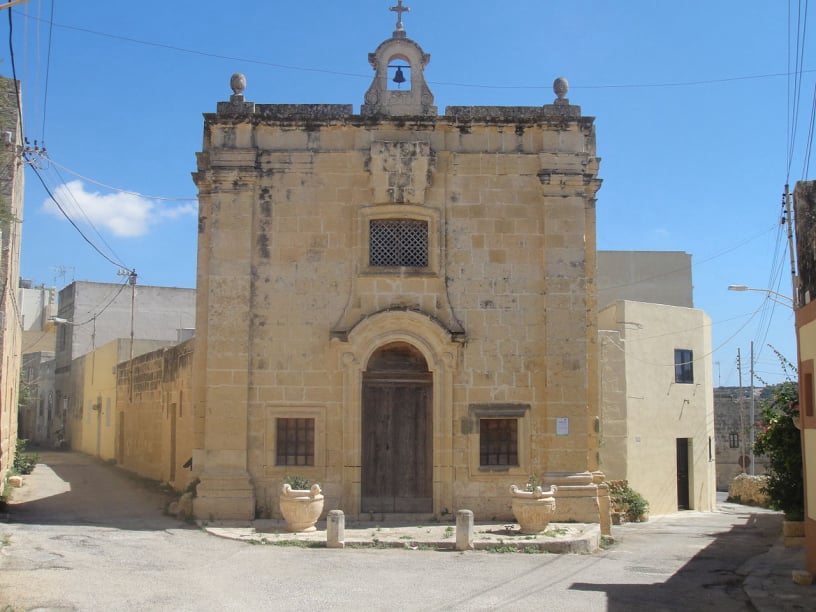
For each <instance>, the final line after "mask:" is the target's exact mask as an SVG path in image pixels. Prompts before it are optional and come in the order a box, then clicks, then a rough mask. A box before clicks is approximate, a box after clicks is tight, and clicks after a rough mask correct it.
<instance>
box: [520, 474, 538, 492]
mask: <svg viewBox="0 0 816 612" xmlns="http://www.w3.org/2000/svg"><path fill="white" fill-rule="evenodd" d="M539 486H541V481H540V480H539V478H538V475H537V474H530V475H529V476H528V477H527V483H526V484H525V485H524V490H525V491H530V492H533V491H535V488H536V487H539Z"/></svg>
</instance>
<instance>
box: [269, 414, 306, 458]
mask: <svg viewBox="0 0 816 612" xmlns="http://www.w3.org/2000/svg"><path fill="white" fill-rule="evenodd" d="M276 421H277V423H276V425H277V444H276V445H275V448H276V456H277V459H276V461H275V463H276V465H314V439H315V435H314V431H315V420H314V419H276Z"/></svg>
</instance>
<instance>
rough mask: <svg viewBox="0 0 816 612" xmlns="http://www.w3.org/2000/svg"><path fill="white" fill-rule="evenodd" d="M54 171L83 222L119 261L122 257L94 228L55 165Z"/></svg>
mask: <svg viewBox="0 0 816 612" xmlns="http://www.w3.org/2000/svg"><path fill="white" fill-rule="evenodd" d="M54 172H55V173H56V174H57V176H58V177H59V180H60V183H62V188H63V190H64V191H65V192H66V193H67V194H68V196H69V197H70V198H71V200H72V201H73V203H74V208H75V209H76V210H78V211H79V212H80V214H81V215H82V216H83V217H84V219H85V222H86V223H87V224H88V225H89V226H90V227H91V229H93V231H94V233H95V234H96V235H97V237H98V238H99V240H101V241H102V244H104V245H105V246H106V247H107V248H108V251H109V252H110V253H111V254H112V255H113V256H114V257H116V259H118V260H120V261H121V259H122V258H121V257H119V254H118V253H117V252H116V251H115V250H114V249H113V247H112V246H111V245H110V244H108V242H107V240H105V237H104V236H102V234H101V233H100V232H99V230H98V229H97V228H96V226H95V225H94V224H93V221H91V219H90V218H89V217H88V215H87V213H86V212H85V210H84V209H83V208H82V206H81V205H80V204H79V202H78V201H77V199H76V198H75V197H74V193H73V191H71V188H70V187H69V186H68V182H67V181H66V180H65V179H64V178H62V175H61V174H60V172H59V169H58V168H56V167H55V168H54Z"/></svg>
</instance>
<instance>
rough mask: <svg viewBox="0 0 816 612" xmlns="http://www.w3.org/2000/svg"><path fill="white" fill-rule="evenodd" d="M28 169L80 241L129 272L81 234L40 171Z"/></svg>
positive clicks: (127, 267)
mask: <svg viewBox="0 0 816 612" xmlns="http://www.w3.org/2000/svg"><path fill="white" fill-rule="evenodd" d="M23 155H24V156H25V154H23ZM30 168H31V170H32V171H33V172H34V175H35V176H36V177H37V178H38V179H39V181H40V183H41V184H42V187H43V189H45V192H46V193H47V194H48V197H49V199H50V200H51V201H52V202H54V204H56V205H57V208H58V209H59V211H60V212H61V213H62V215H63V216H64V217H65V218H66V219H67V220H68V222H69V223H70V224H71V225H72V226H73V227H74V229H75V230H76V231H77V232H79V235H80V236H82V239H83V240H84V241H85V242H87V243H88V244H89V245H90V246H91V248H92V249H93V250H94V251H96V252H97V253H99V255H101V256H102V257H103V258H104V259H106V260H107V261H109V262H110V263H112V264H113V265H114V266H116V267H117V269H121V268H126V269H128V270H130V269H131V268H130V267H129V266H126V265H125V264H123V263H122V262H121V261H116V260H114V259H112V258H110V257H109V256H108V255H107V254H105V253H104V252H103V251H102V250H101V249H100V248H99V247H98V246H96V245H95V244H94V243H93V242H92V241H91V239H90V238H88V237H87V236H86V235H85V233H84V232H83V231H82V230H81V229H80V227H79V226H78V225H77V224H76V222H75V221H74V220H73V219H71V217H70V215H69V214H68V213H67V212H65V209H64V208H63V207H62V205H61V204H60V203H59V201H58V200H57V199H56V198H55V197H54V194H53V193H52V192H51V190H50V189H49V188H48V185H47V184H46V183H45V179H43V177H42V175H41V174H40V171H39V170H37V167H36V166H34V165H33V164H32V165H31V166H30Z"/></svg>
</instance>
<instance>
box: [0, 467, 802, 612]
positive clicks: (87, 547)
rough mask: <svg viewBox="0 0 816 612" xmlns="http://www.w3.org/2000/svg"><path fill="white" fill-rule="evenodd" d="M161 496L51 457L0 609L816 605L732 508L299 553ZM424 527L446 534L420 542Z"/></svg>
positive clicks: (5, 546) (4, 539)
mask: <svg viewBox="0 0 816 612" xmlns="http://www.w3.org/2000/svg"><path fill="white" fill-rule="evenodd" d="M165 502H166V498H165V497H164V496H163V495H162V494H161V492H160V491H159V490H157V488H156V487H155V485H153V484H152V483H149V482H145V481H142V480H140V479H138V478H134V477H132V476H129V475H128V474H127V473H126V472H123V471H121V470H119V469H117V468H114V467H112V466H109V465H107V464H104V463H100V462H97V461H95V460H93V459H89V458H87V457H84V456H82V455H78V454H75V453H67V452H65V453H43V454H42V463H41V464H40V465H38V467H37V469H36V470H35V472H34V474H32V475H31V476H29V477H27V478H26V486H25V487H23V488H22V489H19V490H17V491H16V495H15V500H14V503H13V504H12V506H11V514H10V516H9V518H8V522H7V523H3V522H0V610H3V609H4V607H5V609H6V610H9V609H10V610H170V609H172V610H255V609H258V610H261V609H314V608H321V609H330V610H352V609H354V610H356V609H360V608H366V609H370V610H392V609H405V610H437V609H445V610H448V609H450V610H476V609H481V610H484V609H496V608H509V607H520V606H523V605H535V606H536V607H539V608H545V609H547V610H611V611H620V612H623V611H626V612H629V611H632V610H649V611H653V610H718V611H720V612H724V611H728V610H757V609H758V610H816V587H813V586H808V587H802V586H797V585H794V584H793V583H792V581H791V577H790V576H791V570H793V569H801V568H802V567H803V553H802V551H801V549H800V550H798V551H797V550H791V549H784V548H783V547H782V546H781V541H780V539H779V537H778V534H779V532H780V524H781V517H780V515H779V514H778V513H774V512H768V511H764V510H758V509H754V508H748V507H745V506H740V505H735V504H721V505H720V509H719V511H718V512H711V513H694V512H686V513H678V514H673V515H668V516H664V517H656V518H652V520H650V521H649V522H648V523H644V524H629V525H624V526H620V527H615V528H614V531H613V535H614V538H615V543H614V544H613V545H612V546H611V547H609V548H608V549H605V550H601V551H599V552H597V553H595V554H592V555H577V554H566V555H556V554H534V553H533V551H532V549H531V548H529V547H523V546H522V547H521V548H522V550H525V549H526V550H527V553H528V554H525V553H506V554H499V553H498V552H488V551H474V552H466V553H458V552H452V551H438V550H436V549H435V548H436V546H434V545H432V544H433V542H432V541H434V540H439V541H440V542H448V541H450V540H452V539H453V538H452V536H450V535H446V533H445V531H446V527H448V525H432V526H426V525H401V526H391V525H370V524H369V525H358V526H352V525H347V526H346V541H347V542H349V541H350V540H353V539H354V538H360V539H361V541H366V542H371V543H372V544H374V542H373V540H374V539H375V538H376V539H377V540H378V541H379V542H380V543H382V544H385V543H394V544H400V545H401V546H404V545H405V544H408V547H406V548H400V549H392V548H377V547H367V548H346V549H344V550H328V549H325V548H314V547H310V546H309V545H308V543H306V542H300V543H299V545H293V543H292V542H291V540H290V538H289V537H288V536H283V535H282V533H281V532H280V531H279V529H278V527H279V526H278V525H275V524H274V523H269V522H259V523H256V524H255V525H254V528H255V529H254V531H253V530H251V529H249V528H247V527H243V528H236V527H228V528H224V527H220V528H218V529H219V530H220V531H219V534H220V535H222V536H226V537H214V536H213V535H212V534H211V533H208V532H207V531H204V530H201V529H198V528H197V527H195V526H191V525H187V524H185V523H182V522H179V521H178V520H176V519H174V518H171V517H167V516H164V515H163V514H162V509H163V508H164V505H165ZM208 528H209V529H211V530H215V529H216V528H215V527H213V526H208ZM496 528H501V529H503V526H496ZM481 529H482V530H483V531H484V532H485V533H490V532H491V531H493V528H491V527H490V526H482V527H481ZM428 530H431V531H432V532H433V533H434V534H439V533H440V531H439V530H441V536H437V535H434V537H433V538H431V539H430V540H429V542H430V544H428V543H426V544H424V545H423V544H420V542H421V539H422V537H424V536H423V535H422V534H423V533H424V534H427V535H431V534H430V533H429V532H428ZM478 530H479V528H477V531H478ZM275 534H279V535H275ZM492 535H496V534H491V536H492ZM498 535H500V534H498ZM562 535H563V534H562ZM313 537H315V538H318V539H319V538H320V537H321V535H320V534H319V533H318V534H317V535H315V536H313ZM323 537H325V536H323ZM408 537H410V538H411V539H410V540H409V539H408ZM480 537H481V536H480ZM484 537H486V536H484ZM242 539H243V540H247V539H249V540H253V541H256V542H260V541H261V540H262V539H264V540H265V541H266V543H267V545H255V546H253V545H250V544H248V543H247V542H245V541H241V540H242ZM283 543H287V544H289V545H282V544H283ZM296 543H297V542H296Z"/></svg>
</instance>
